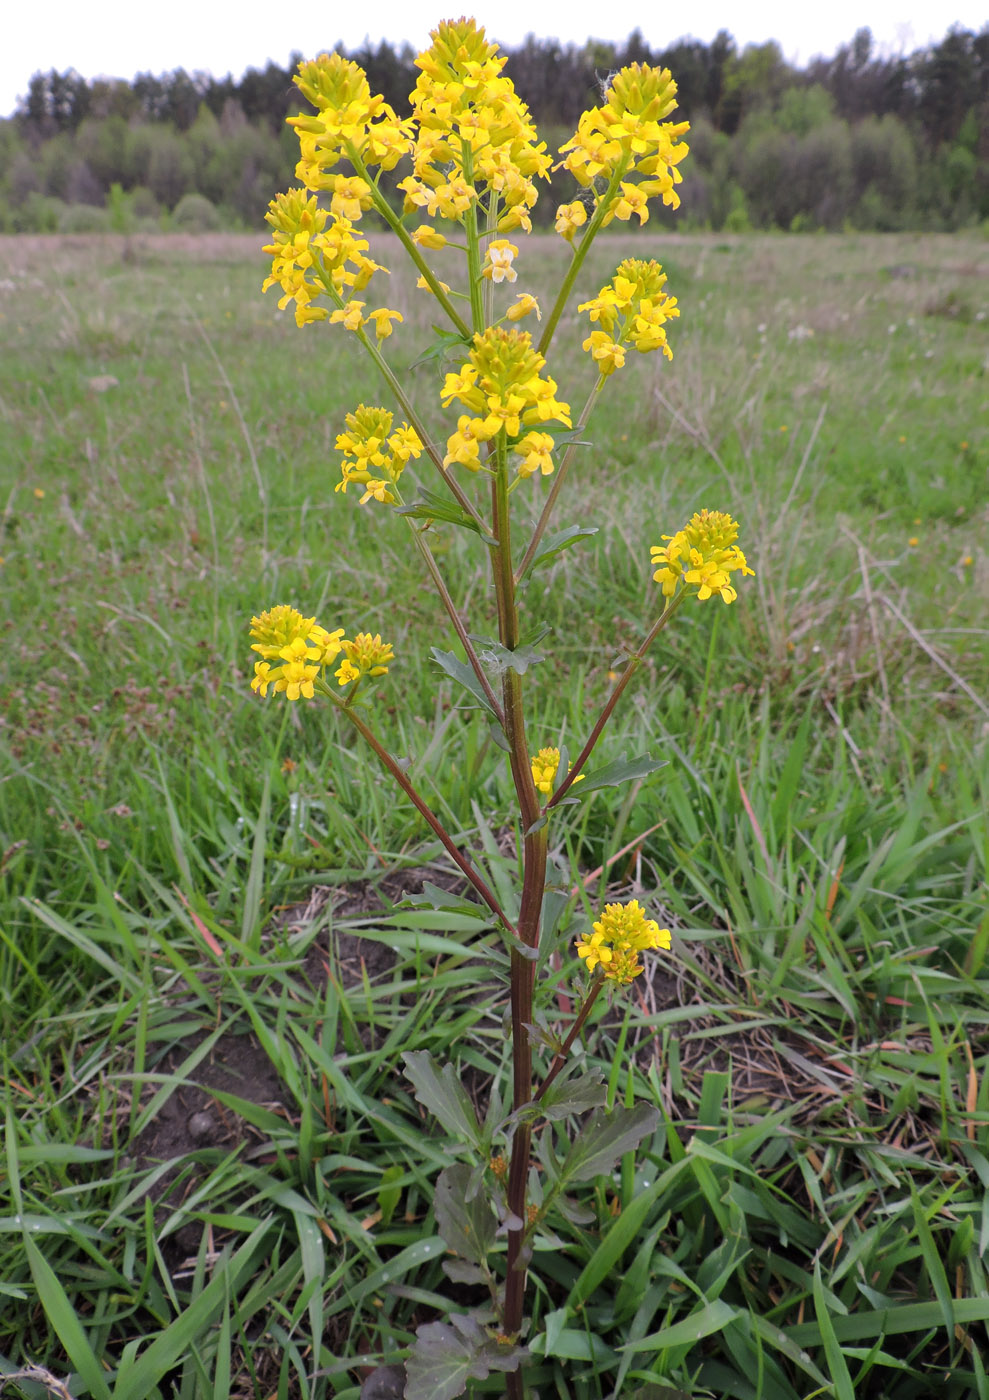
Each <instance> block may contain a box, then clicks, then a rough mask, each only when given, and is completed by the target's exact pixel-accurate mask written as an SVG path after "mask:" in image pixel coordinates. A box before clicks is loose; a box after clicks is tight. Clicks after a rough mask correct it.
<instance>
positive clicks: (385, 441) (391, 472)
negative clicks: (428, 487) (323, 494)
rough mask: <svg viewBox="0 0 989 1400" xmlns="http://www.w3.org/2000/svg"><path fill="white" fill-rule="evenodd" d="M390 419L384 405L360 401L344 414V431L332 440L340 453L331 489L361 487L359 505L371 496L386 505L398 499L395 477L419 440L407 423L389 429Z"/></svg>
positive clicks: (415, 451)
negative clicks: (336, 475)
mask: <svg viewBox="0 0 989 1400" xmlns="http://www.w3.org/2000/svg"><path fill="white" fill-rule="evenodd" d="M392 421H393V419H392V415H391V414H390V413H389V412H388V410H387V409H386V408H365V406H364V404H359V405H358V407H357V410H356V411H355V412H354V413H348V414H347V418H346V423H347V431H346V432H345V433H340V435H339V436H338V437H337V440H336V449H337V451H338V452H342V453H343V454H344V456H343V461H342V462H341V464H340V480H339V481H338V482H337V484H336V486H335V487H334V490H335V491H343V492H346V490H347V487H348V486H350V485H351V483H354V484H356V485H358V486H363V487H364V494H363V496H362V497H361V500H360V503H361V505H364V504H365V503H366V502H367V501H370V500H372V499H373V500H375V501H380V502H381V503H382V504H383V505H390V504H392V503H393V502H395V501H396V500H397V499H398V497H397V496H396V495H395V488H397V486H398V480H399V477H400V476H401V475H402V472H403V471H404V470H405V468H406V465H407V464H408V462H409V461H410V460H411V459H412V458H415V457H418V456H419V455H420V454H421V452H422V443H421V441H420V440H419V435H418V433H416V432H415V430H414V429H413V428H410V427H409V425H408V423H403V424H402V426H401V427H400V428H396V429H395V431H394V432H392V430H391V425H392Z"/></svg>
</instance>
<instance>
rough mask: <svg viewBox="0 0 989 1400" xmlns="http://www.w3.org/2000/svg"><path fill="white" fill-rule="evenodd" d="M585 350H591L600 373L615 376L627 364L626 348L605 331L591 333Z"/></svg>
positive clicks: (585, 342) (584, 347)
mask: <svg viewBox="0 0 989 1400" xmlns="http://www.w3.org/2000/svg"><path fill="white" fill-rule="evenodd" d="M583 349H585V350H589V351H590V353H591V357H592V358H593V360H594V362H595V363H596V365H597V367H598V369H599V370H600V372H601V373H602V374H604V375H609V374H614V372H615V370H616V369H621V367H622V365H623V364H624V363H625V347H624V346H623V345H618V344H617V343H616V342H615V341H614V340H612V339H611V337H610V336H609V335H606V334H605V332H604V331H591V333H590V335H589V336H588V337H587V339H586V340H585V341H584V344H583Z"/></svg>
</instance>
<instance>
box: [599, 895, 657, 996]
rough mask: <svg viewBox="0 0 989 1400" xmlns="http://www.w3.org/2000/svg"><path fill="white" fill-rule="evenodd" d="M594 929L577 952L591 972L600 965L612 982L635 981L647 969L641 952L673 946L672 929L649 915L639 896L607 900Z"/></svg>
mask: <svg viewBox="0 0 989 1400" xmlns="http://www.w3.org/2000/svg"><path fill="white" fill-rule="evenodd" d="M593 929H594V931H593V933H591V934H589V935H585V936H584V937H582V938H579V939H578V940H577V953H578V956H580V957H582V958H583V959H584V961H585V962H586V963H587V970H588V972H593V971H594V969H595V968H596V967H600V969H601V971H602V973H603V974H604V976H605V977H606V978H607V979H608V981H609V982H619V983H627V982H631V981H632V979H633V978H634V977H638V975H639V973H640V972H642V971H643V970H644V969H643V966H642V963H641V962H640V961H639V954H640V953H641V952H644V951H645V949H647V948H667V949H668V948H669V947H670V946H671V938H670V931H669V929H668V928H660V927H659V924H657V923H656V922H655V920H654V919H647V918H646V916H645V911H644V910H643V909H642V908H641V907H640V906H639V901H638V900H637V899H633V900H632V901H631V902H630V903H629V904H606V905H605V906H604V913H603V914H602V915H601V918H600V919H599V920H598V922H597V923H596V924H594V925H593Z"/></svg>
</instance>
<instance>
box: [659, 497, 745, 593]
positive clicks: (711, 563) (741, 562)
mask: <svg viewBox="0 0 989 1400" xmlns="http://www.w3.org/2000/svg"><path fill="white" fill-rule="evenodd" d="M737 535H738V524H737V522H736V521H734V520H732V518H731V516H730V515H726V514H724V512H723V511H719V510H702V511H698V513H697V514H696V515H693V516H691V518H690V520H689V521H688V522H687V524H686V525H685V526H684V527H683V529H682V530H678V531H677V533H676V534H675V535H663V537H662V538H663V539H664V540H667V541H668V543H667V544H665V545H659V544H654V545H653V546H652V549H651V551H650V553H651V555H652V562H653V564H654V565H657V566H658V567H657V569H656V572H655V573H654V574H653V578H654V579H655V580H656V582H657V583H659V584H662V587H663V594H664V596H665V597H667V598H671V597H672V596H673V594H674V593H675V592H676V590H677V586H678V585H679V584H682V585H683V586H684V587H687V588H690V589H692V590H693V589H696V590H697V598H698V599H699V601H700V602H704V601H705V600H706V599H708V598H710V597H713V596H714V595H715V594H717V595H718V596H719V597H720V598H721V599H722V601H723V602H725V603H733V602H734V601H735V599H736V598H737V597H738V594H737V593H736V591H735V589H734V587H733V586H732V582H731V575H732V574H733V573H739V574H741V576H742V577H743V578H744V577H745V575H746V574H749V575H754V573H755V570H754V569H750V568H749V566H748V564H747V563H746V561H745V555H744V554H743V553H742V551H741V550H740V549H739V547H738V545H737V544H736V543H735V539H736V537H737Z"/></svg>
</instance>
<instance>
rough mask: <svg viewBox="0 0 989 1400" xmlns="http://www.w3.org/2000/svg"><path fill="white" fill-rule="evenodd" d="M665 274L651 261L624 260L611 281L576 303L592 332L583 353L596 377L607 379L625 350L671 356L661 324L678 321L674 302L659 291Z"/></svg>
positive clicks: (618, 367) (663, 292) (621, 361)
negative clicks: (606, 376) (595, 327)
mask: <svg viewBox="0 0 989 1400" xmlns="http://www.w3.org/2000/svg"><path fill="white" fill-rule="evenodd" d="M665 286H666V273H665V272H664V271H663V269H662V267H661V266H660V264H659V263H658V262H656V261H654V260H653V259H650V260H649V261H648V262H643V261H642V260H641V259H639V258H626V259H625V261H624V262H622V263H619V265H618V268H617V270H616V272H615V275H614V277H613V278H612V280H611V281H610V282H609V283H608V285H607V286H606V287H602V288H601V290H600V291H599V292H598V294H597V296H596V297H593V298H592V299H591V300H590V301H584V302H581V304H580V306H578V308H577V310H578V311H586V312H587V313H588V315H589V316H590V318H591V321H592V323H596V324H597V326H598V329H597V330H592V331H591V333H590V335H589V336H588V337H587V339H586V340H585V341H584V344H583V348H584V349H585V350H586V351H587V352H588V353H589V354H590V356H591V358H592V359H593V360H594V362H595V364H596V365H597V367H598V370H599V372H600V373H601V374H604V375H608V374H613V373H614V371H615V370H616V369H621V367H622V365H623V364H624V363H625V348H626V346H627V345H631V346H632V347H633V348H634V349H636V350H638V351H639V353H640V354H642V355H647V354H648V353H649V351H650V350H662V352H663V354H664V355H665V356H666V358H667V359H668V360H672V358H673V351H672V350H671V349H670V346H669V345H668V343H667V340H666V322H667V321H672V320H674V319H675V318H676V317H678V316H679V315H680V309H679V307H678V306H677V302H676V297H671V296H668V295H667V293H666V292H665V291H664V288H665Z"/></svg>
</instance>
